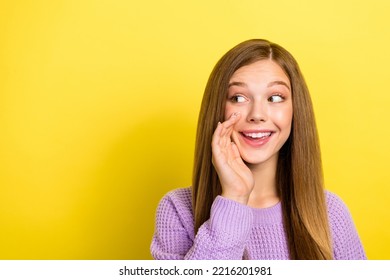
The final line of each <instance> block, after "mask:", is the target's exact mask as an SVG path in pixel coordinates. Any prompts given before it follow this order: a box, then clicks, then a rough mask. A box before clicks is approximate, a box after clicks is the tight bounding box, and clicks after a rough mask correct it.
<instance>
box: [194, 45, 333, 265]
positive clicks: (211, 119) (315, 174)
mask: <svg viewBox="0 0 390 280" xmlns="http://www.w3.org/2000/svg"><path fill="white" fill-rule="evenodd" d="M262 59H272V60H273V61H274V62H276V63H277V64H278V65H279V66H280V67H281V68H282V69H283V70H284V72H285V73H286V75H287V76H288V78H289V79H290V83H291V87H292V100H293V120H292V128H291V133H290V136H289V138H288V140H287V141H286V143H285V144H284V145H283V147H282V148H281V150H280V151H279V158H278V165H277V170H276V182H277V188H278V192H279V195H280V198H281V203H282V209H283V219H284V226H285V231H286V235H287V240H288V248H289V254H290V259H331V258H332V245H331V243H332V242H331V237H330V230H329V224H328V216H327V209H326V202H325V195H324V188H323V174H322V164H321V154H320V146H319V140H318V135H317V128H316V123H315V118H314V112H313V106H312V102H311V98H310V94H309V90H308V88H307V86H306V82H305V80H304V78H303V75H302V74H301V71H300V69H299V66H298V63H297V62H296V61H295V59H294V58H293V56H292V55H291V54H290V53H289V52H288V51H287V50H285V49H284V48H282V47H281V46H279V45H277V44H274V43H271V42H269V41H267V40H261V39H254V40H248V41H245V42H242V43H240V44H239V45H237V46H236V47H234V48H233V49H231V50H230V51H228V52H227V53H226V54H225V55H224V56H223V57H222V58H221V59H220V60H219V61H218V63H217V64H216V66H215V67H214V69H213V71H212V73H211V75H210V77H209V80H208V82H207V85H206V88H205V92H204V96H203V100H202V105H201V109H200V113H199V119H198V129H197V136H196V145H195V157H194V170H193V179H192V180H193V184H192V196H193V197H192V200H193V209H194V216H195V232H197V231H198V229H199V227H200V226H201V225H202V224H203V223H204V222H205V221H206V220H208V219H209V217H210V208H211V205H212V203H213V201H214V199H215V197H216V196H217V195H219V194H221V192H222V188H221V184H220V182H219V179H218V175H217V173H216V171H215V169H214V166H213V164H212V161H211V157H212V154H211V139H212V135H213V133H214V131H215V129H216V126H217V123H218V122H219V121H222V120H223V118H224V110H225V103H226V98H227V90H228V83H229V80H230V78H231V76H232V75H233V73H234V72H235V71H236V70H237V69H239V68H240V67H242V66H245V65H248V64H251V63H253V62H256V61H259V60H262Z"/></svg>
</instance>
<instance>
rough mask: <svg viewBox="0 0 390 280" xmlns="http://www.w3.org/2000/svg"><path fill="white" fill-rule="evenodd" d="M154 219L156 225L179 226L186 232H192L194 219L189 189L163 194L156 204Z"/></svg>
mask: <svg viewBox="0 0 390 280" xmlns="http://www.w3.org/2000/svg"><path fill="white" fill-rule="evenodd" d="M156 219H157V223H158V224H159V223H161V224H164V225H165V226H172V227H174V228H177V227H178V226H179V225H180V226H181V227H183V228H185V229H186V230H187V232H192V231H193V227H194V218H193V211H192V191H191V188H189V187H187V188H179V189H175V190H172V191H170V192H168V193H167V194H165V195H164V196H163V198H162V199H161V200H160V202H159V204H158V207H157V213H156Z"/></svg>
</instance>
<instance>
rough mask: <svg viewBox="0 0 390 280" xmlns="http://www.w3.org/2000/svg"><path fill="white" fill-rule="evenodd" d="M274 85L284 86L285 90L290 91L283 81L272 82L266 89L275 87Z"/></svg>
mask: <svg viewBox="0 0 390 280" xmlns="http://www.w3.org/2000/svg"><path fill="white" fill-rule="evenodd" d="M275 85H282V86H285V87H286V88H288V89H289V90H290V91H291V89H290V86H289V85H288V84H287V83H286V82H284V81H273V82H270V83H269V84H268V87H272V86H275Z"/></svg>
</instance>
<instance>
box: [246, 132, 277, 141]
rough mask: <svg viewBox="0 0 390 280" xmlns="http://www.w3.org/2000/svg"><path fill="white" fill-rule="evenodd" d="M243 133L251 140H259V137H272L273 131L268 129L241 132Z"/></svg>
mask: <svg viewBox="0 0 390 280" xmlns="http://www.w3.org/2000/svg"><path fill="white" fill-rule="evenodd" d="M241 134H242V135H243V136H244V137H245V138H249V139H251V140H257V139H265V138H267V137H270V136H271V134H272V132H271V131H267V132H241Z"/></svg>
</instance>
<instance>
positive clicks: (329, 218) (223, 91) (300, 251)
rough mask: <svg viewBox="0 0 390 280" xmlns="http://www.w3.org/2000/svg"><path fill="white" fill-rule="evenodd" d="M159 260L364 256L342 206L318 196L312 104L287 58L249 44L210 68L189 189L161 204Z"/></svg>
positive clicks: (268, 46)
mask: <svg viewBox="0 0 390 280" xmlns="http://www.w3.org/2000/svg"><path fill="white" fill-rule="evenodd" d="M151 253H152V255H153V257H154V258H155V259H166V260H172V259H325V260H328V259H366V256H365V253H364V250H363V247H362V244H361V242H360V240H359V236H358V234H357V232H356V230H355V226H354V224H353V221H352V219H351V216H350V214H349V212H348V209H347V207H346V206H345V205H344V204H343V202H342V201H341V200H340V199H339V198H338V197H337V196H336V195H334V194H332V193H330V192H327V191H324V189H323V176H322V167H321V156H320V147H319V141H318V136H317V128H316V124H315V119H314V113H313V107H312V103H311V99H310V96H309V91H308V89H307V86H306V83H305V81H304V78H303V76H302V74H301V72H300V70H299V67H298V64H297V62H296V61H295V59H294V58H293V57H292V56H291V54H290V53H289V52H288V51H286V50H285V49H284V48H282V47H280V46H279V45H277V44H274V43H271V42H268V41H266V40H258V39H257V40H249V41H245V42H243V43H241V44H239V45H237V46H236V47H234V48H233V49H231V50H230V51H229V52H227V53H226V54H225V55H224V56H223V57H222V58H221V59H220V61H219V62H218V63H217V65H216V66H215V68H214V70H213V71H212V73H211V75H210V78H209V81H208V83H207V86H206V89H205V93H204V96H203V101H202V106H201V110H200V114H199V122H198V130H197V138H196V149H195V163H194V172H193V184H192V187H191V188H183V189H177V190H174V191H171V192H169V193H168V194H167V195H166V196H165V197H164V198H163V199H162V200H161V202H160V204H159V206H158V209H157V215H156V229H155V233H154V236H153V241H152V244H151Z"/></svg>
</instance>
